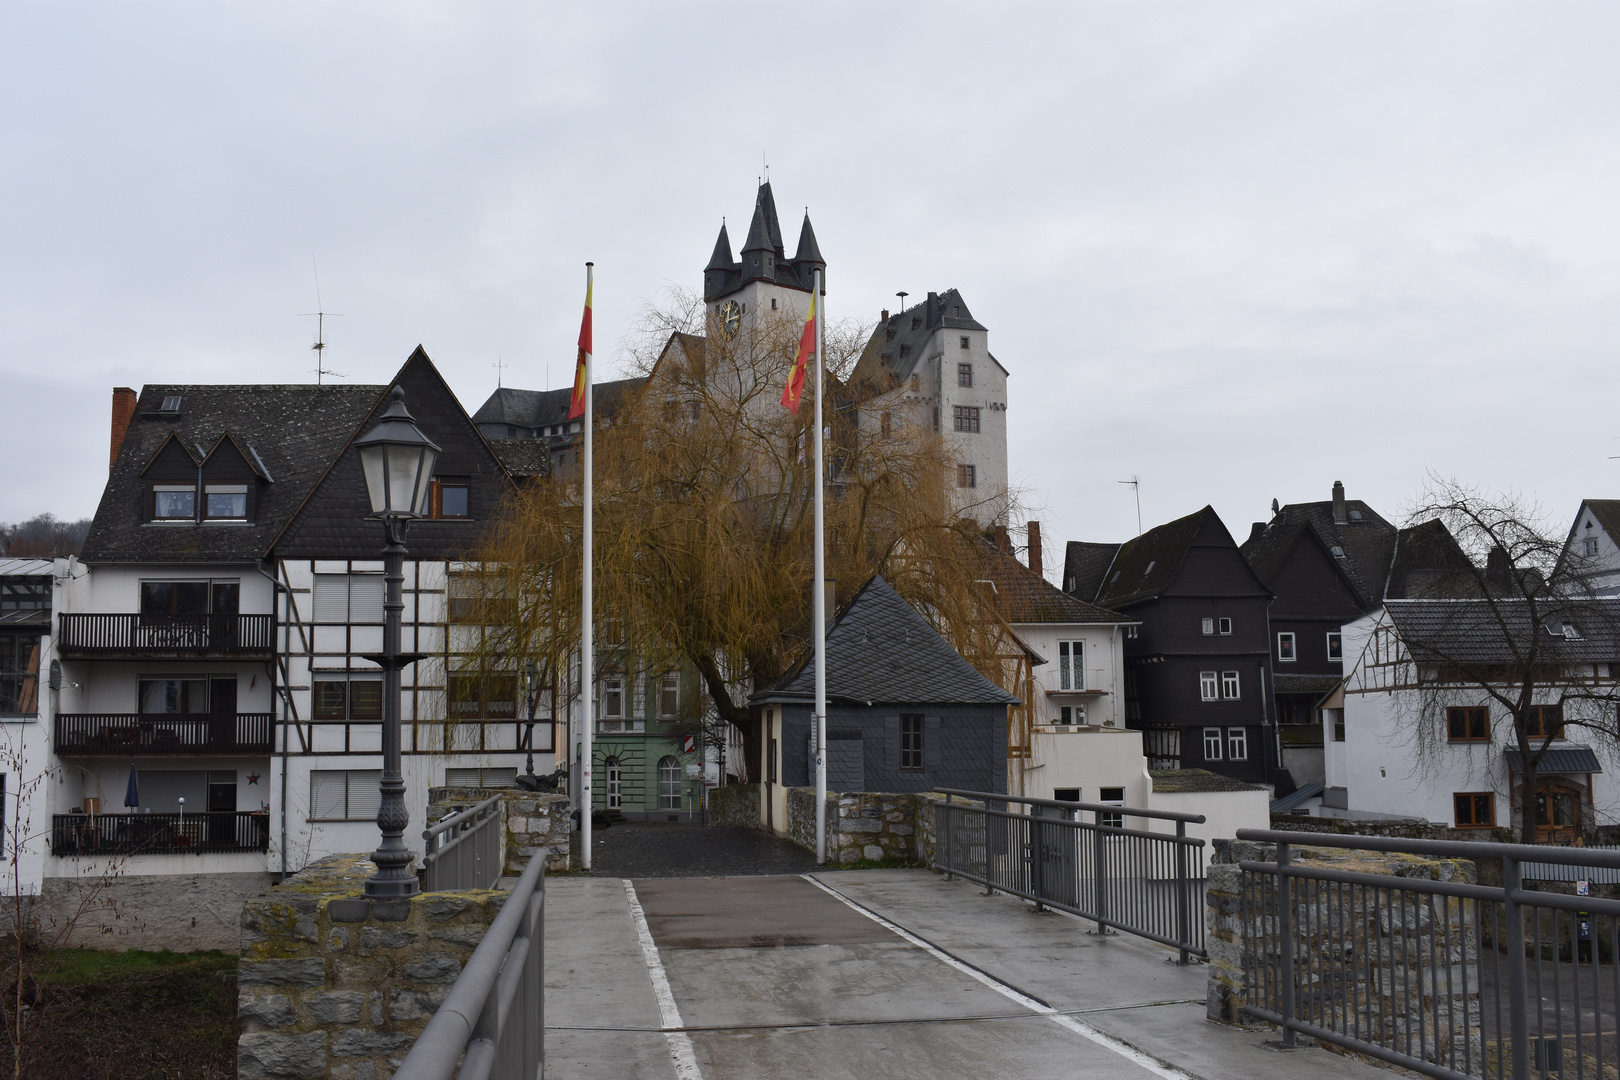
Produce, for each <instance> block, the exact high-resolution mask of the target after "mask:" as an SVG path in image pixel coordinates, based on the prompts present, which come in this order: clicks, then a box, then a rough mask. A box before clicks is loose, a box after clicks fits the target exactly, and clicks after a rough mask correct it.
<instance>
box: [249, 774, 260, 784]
mask: <svg viewBox="0 0 1620 1080" xmlns="http://www.w3.org/2000/svg"><path fill="white" fill-rule="evenodd" d="M258 782H259V774H258V773H256V772H250V773H248V783H249V784H250V785H251V784H257V783H258Z"/></svg>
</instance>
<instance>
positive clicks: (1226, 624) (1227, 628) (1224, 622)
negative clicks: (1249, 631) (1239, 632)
mask: <svg viewBox="0 0 1620 1080" xmlns="http://www.w3.org/2000/svg"><path fill="white" fill-rule="evenodd" d="M1218 622H1219V624H1220V625H1219V629H1220V632H1221V636H1222V637H1228V636H1230V635H1231V633H1232V620H1231V619H1220V620H1218Z"/></svg>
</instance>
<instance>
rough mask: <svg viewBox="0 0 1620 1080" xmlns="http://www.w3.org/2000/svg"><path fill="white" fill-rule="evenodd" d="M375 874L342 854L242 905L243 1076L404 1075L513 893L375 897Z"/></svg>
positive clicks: (360, 858)
mask: <svg viewBox="0 0 1620 1080" xmlns="http://www.w3.org/2000/svg"><path fill="white" fill-rule="evenodd" d="M371 872H372V865H371V862H370V860H369V859H368V858H367V857H366V856H364V855H333V856H330V857H328V858H325V859H321V860H320V861H318V862H316V863H313V864H311V865H310V866H309V867H308V868H307V869H305V870H304V871H303V872H302V873H299V874H295V875H293V876H292V877H290V878H288V879H287V880H286V881H284V882H282V883H281V884H280V885H277V886H275V887H274V888H272V889H271V890H270V891H269V892H267V893H265V894H264V895H262V896H259V897H255V898H254V899H252V900H249V901H248V902H247V903H246V904H245V905H244V906H243V908H242V960H241V963H240V965H239V966H238V969H237V972H238V974H237V986H238V995H239V996H238V999H237V1020H238V1023H239V1024H240V1026H241V1031H242V1034H241V1036H240V1038H239V1039H238V1040H237V1052H236V1062H237V1075H238V1076H239V1077H241V1078H242V1080H260V1078H272V1077H274V1078H283V1077H289V1078H317V1077H319V1078H327V1080H384V1078H386V1077H389V1076H391V1075H393V1072H394V1070H395V1069H397V1068H398V1067H399V1063H400V1062H402V1061H403V1060H404V1058H405V1054H406V1052H407V1051H408V1050H409V1049H410V1047H411V1044H412V1043H413V1042H415V1040H416V1036H417V1035H419V1034H420V1033H421V1031H422V1028H423V1027H425V1026H426V1025H427V1022H428V1019H429V1018H430V1017H431V1016H432V1015H433V1012H434V1010H435V1009H437V1008H438V1007H439V1004H440V1003H441V1002H442V1001H443V1000H444V998H445V995H446V994H447V993H449V990H450V986H451V984H452V983H454V982H455V981H456V978H457V977H458V976H459V975H460V974H461V969H462V966H463V965H464V964H465V963H466V962H467V958H468V957H470V956H471V955H472V952H473V949H474V948H476V947H477V945H478V943H479V942H480V941H482V940H483V937H484V932H485V931H486V930H488V929H489V925H490V923H491V922H493V921H494V919H495V916H496V914H497V913H498V912H499V911H500V908H501V905H502V903H504V901H505V899H506V896H507V894H506V893H504V892H501V891H499V890H478V891H474V892H457V893H424V894H422V895H419V896H415V897H411V898H409V899H400V900H366V899H365V898H364V897H363V896H362V895H361V890H362V888H363V887H364V885H365V881H366V878H367V877H369V876H370V875H371Z"/></svg>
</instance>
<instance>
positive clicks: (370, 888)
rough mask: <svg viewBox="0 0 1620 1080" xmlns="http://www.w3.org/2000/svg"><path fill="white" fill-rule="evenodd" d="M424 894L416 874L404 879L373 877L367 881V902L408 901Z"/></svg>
mask: <svg viewBox="0 0 1620 1080" xmlns="http://www.w3.org/2000/svg"><path fill="white" fill-rule="evenodd" d="M421 892H422V883H421V881H420V880H418V879H417V876H416V875H415V874H411V875H409V876H408V877H404V878H381V877H371V878H367V879H366V888H365V892H364V893H363V894H362V895H364V896H365V898H366V899H367V900H408V899H410V898H411V897H413V896H418V895H420V894H421Z"/></svg>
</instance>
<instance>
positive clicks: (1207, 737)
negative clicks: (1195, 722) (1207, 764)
mask: <svg viewBox="0 0 1620 1080" xmlns="http://www.w3.org/2000/svg"><path fill="white" fill-rule="evenodd" d="M1225 736H1226V733H1225V732H1224V731H1223V730H1222V729H1220V728H1218V727H1207V728H1205V729H1204V760H1205V761H1220V760H1221V751H1222V750H1223V749H1225V746H1226V743H1225ZM1212 750H1213V751H1214V753H1213V754H1212V753H1210V751H1212Z"/></svg>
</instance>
